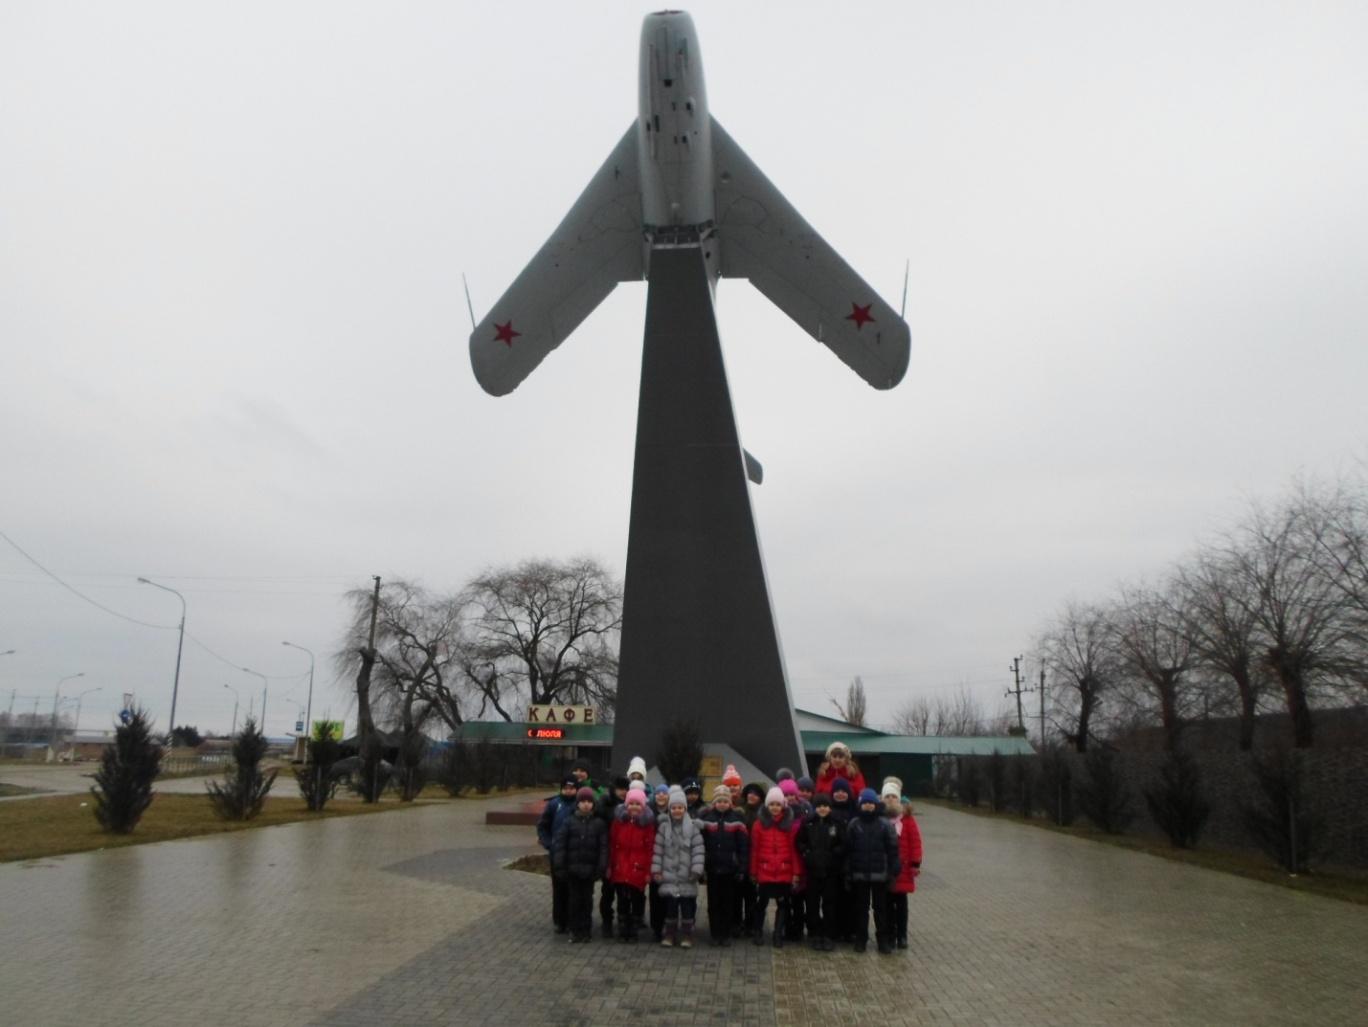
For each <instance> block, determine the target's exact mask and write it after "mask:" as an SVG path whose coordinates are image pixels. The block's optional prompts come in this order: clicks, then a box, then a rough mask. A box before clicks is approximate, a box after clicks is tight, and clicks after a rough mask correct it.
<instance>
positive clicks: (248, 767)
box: [204, 717, 279, 820]
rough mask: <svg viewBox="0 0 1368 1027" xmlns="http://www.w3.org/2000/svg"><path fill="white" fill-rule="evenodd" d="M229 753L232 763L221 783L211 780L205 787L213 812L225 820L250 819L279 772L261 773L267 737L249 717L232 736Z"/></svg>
mask: <svg viewBox="0 0 1368 1027" xmlns="http://www.w3.org/2000/svg"><path fill="white" fill-rule="evenodd" d="M232 752H233V763H232V765H231V766H230V767H229V768H228V769H227V770H226V771H224V774H223V782H222V783H221V784H220V783H219V782H217V781H210V782H208V783H207V784H206V785H205V786H204V787H205V788H206V790H207V791H208V793H209V802H210V804H211V805H212V806H213V807H214V812H215V813H217V814H218V815H219V816H220V817H222V818H223V819H224V820H251V819H252V818H253V817H255V816H256V815H257V814H258V813H260V812H261V807H262V806H263V805H265V803H266V794H267V793H268V792H269V791H270V790H271V785H273V784H275V779H276V774H278V773H279V771H277V770H270V771H267V772H266V773H262V771H261V759H262V757H263V756H265V755H266V736H265V735H263V734H262V733H261V731H260V730H259V729H258V728H257V725H256V721H254V720H253V719H252V718H251V717H248V718H247V723H246V724H244V725H243V726H242V730H241V731H239V732H238V734H237V737H235V738H234V739H233V749H232Z"/></svg>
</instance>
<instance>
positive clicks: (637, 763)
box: [627, 756, 646, 780]
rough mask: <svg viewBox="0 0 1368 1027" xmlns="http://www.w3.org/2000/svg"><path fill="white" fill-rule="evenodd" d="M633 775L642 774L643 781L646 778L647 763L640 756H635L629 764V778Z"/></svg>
mask: <svg viewBox="0 0 1368 1027" xmlns="http://www.w3.org/2000/svg"><path fill="white" fill-rule="evenodd" d="M633 774H640V775H641V777H642V780H645V778H646V761H645V760H643V759H642V758H641V757H640V756H633V757H632V761H631V762H630V763H628V764H627V776H628V777H631V776H632V775H633Z"/></svg>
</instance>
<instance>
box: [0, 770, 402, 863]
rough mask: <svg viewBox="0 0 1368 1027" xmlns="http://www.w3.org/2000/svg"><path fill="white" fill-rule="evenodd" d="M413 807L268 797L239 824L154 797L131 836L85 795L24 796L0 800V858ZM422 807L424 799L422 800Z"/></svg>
mask: <svg viewBox="0 0 1368 1027" xmlns="http://www.w3.org/2000/svg"><path fill="white" fill-rule="evenodd" d="M291 784H293V782H291ZM414 805H415V804H414V803H400V802H398V801H397V800H395V799H393V798H392V797H388V796H387V797H386V798H385V799H384V800H383V801H381V802H379V803H375V804H373V805H366V804H365V803H362V802H358V801H355V800H342V801H338V800H334V801H333V802H330V803H328V805H327V807H325V809H324V810H323V812H322V813H310V812H309V811H308V810H307V809H306V808H305V806H304V800H303V799H301V798H299V797H298V796H297V795H294V796H288V797H286V796H281V797H279V798H273V797H268V798H267V800H266V807H265V808H264V809H263V810H262V811H261V815H260V816H259V817H257V818H256V819H255V820H248V821H246V822H239V821H225V820H220V819H219V818H218V817H217V816H215V814H214V811H213V810H212V809H211V808H210V806H209V800H208V799H207V798H206V797H205V796H203V795H157V796H156V797H155V798H154V799H153V800H152V805H151V806H149V807H148V810H147V812H146V813H144V814H143V817H142V820H140V821H139V822H138V826H137V827H136V828H134V829H133V833H132V834H126V835H116V834H107V833H105V832H104V831H103V830H101V828H100V825H99V824H98V823H97V822H96V820H95V814H94V812H93V807H92V806H91V798H90V796H89V795H88V794H87V795H54V796H51V797H49V798H41V799H24V800H21V801H18V802H6V803H3V804H0V862H7V861H10V860H18V859H38V858H40V857H43V856H58V855H62V854H64V853H70V852H89V851H91V850H93V849H110V848H114V847H116V846H121V845H140V844H144V843H147V842H164V841H168V840H170V839H173V838H190V837H193V836H195V835H204V834H218V833H220V832H223V831H242V830H250V829H251V828H255V827H271V826H273V825H275V824H289V823H293V822H294V821H297V820H316V819H321V818H323V817H347V816H355V815H357V814H367V813H382V812H386V811H388V810H397V809H412V808H413V806H414ZM421 805H428V803H427V802H422V803H421Z"/></svg>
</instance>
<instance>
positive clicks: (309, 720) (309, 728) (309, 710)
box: [280, 642, 314, 767]
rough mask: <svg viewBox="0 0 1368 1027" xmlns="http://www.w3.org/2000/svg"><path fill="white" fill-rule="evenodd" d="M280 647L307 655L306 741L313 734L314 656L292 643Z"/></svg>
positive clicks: (306, 753) (306, 757)
mask: <svg viewBox="0 0 1368 1027" xmlns="http://www.w3.org/2000/svg"><path fill="white" fill-rule="evenodd" d="M280 644H281V645H288V646H289V647H290V648H291V649H298V650H300V651H301V652H306V653H308V654H309V701H308V704H307V705H306V706H305V708H304V737H305V738H306V739H307V738H308V737H309V736H310V735H311V734H312V732H313V674H314V654H313V650H312V649H306V648H304V646H302V645H295V644H294V643H293V642H281V643H280ZM308 765H309V745H308V743H307V742H305V744H304V766H306V767H307V766H308Z"/></svg>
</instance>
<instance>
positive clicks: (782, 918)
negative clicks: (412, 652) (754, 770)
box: [537, 742, 922, 954]
mask: <svg viewBox="0 0 1368 1027" xmlns="http://www.w3.org/2000/svg"><path fill="white" fill-rule="evenodd" d="M775 779H776V781H777V784H776V785H775V786H774V787H773V788H770V789H768V790H766V789H765V788H764V786H762V785H759V784H748V785H746V786H744V787H742V784H741V775H740V774H738V773H737V772H736V768H735V767H732V766H728V767H727V770H726V773H724V774H723V776H722V784H720V785H718V786H717V787H716V788H715V789H714V790H713V795H712V802H711V803H704V802H703V799H702V785H701V784H700V783H699V781H698V780H697V779H696V778H690V779H687V780H685V781H683V782H681V783H680V784H677V785H673V786H671V785H664V784H659V785H656V786H655V787H654V788H651V786H650V785H648V784H647V782H646V762H645V760H643V759H642V758H641V757H640V756H637V757H633V759H632V761H631V763H630V764H629V766H628V771H627V776H626V777H621V778H617V779H616V780H614V781H613V783H612V787H611V789H609V790H605V789H602V788H600V787H599V786H598V785H597V784H596V783H595V782H594V781H593V780H592V779H591V778H590V771H589V765H588V764H587V763H585V762H584V761H582V760H579V761H576V762H575V764H574V765H573V768H572V772H571V774H570V775H569V776H567V777H566V778H565V779H564V781H563V782H562V783H561V791H560V794H559V795H558V796H555V797H553V798H551V799H548V800H547V803H546V807H545V809H544V810H543V812H542V815H541V819H540V820H539V822H538V824H537V837H538V840H539V841H540V842H541V844H542V846H543V847H544V848H545V849H546V850H547V851H548V852H549V853H550V856H551V870H552V884H551V919H552V921H553V923H554V924H555V929H556V931H557V933H561V934H564V933H567V932H568V933H569V935H570V940H571V941H572V942H587V941H589V940H590V938H591V936H592V929H593V896H594V882H596V881H601V882H602V891H601V894H600V900H599V915H600V917H601V919H602V922H603V936H604V937H612V936H613V934H614V933H615V932H614V926H613V921H614V907H615V906H616V914H617V930H616V934H617V937H618V940H619V941H621V942H624V943H630V942H635V941H637V939H638V937H639V934H640V932H641V930H642V928H643V927H644V926H645V925H647V924H649V925H650V928H651V931H652V933H653V935H654V937H655V939H656V941H658V942H660V943H661V944H662V945H667V946H673V945H676V944H677V945H679V946H680V947H682V948H690V947H692V945H693V939H694V925H695V922H696V920H697V910H698V893H699V886H700V884H705V886H706V894H707V907H708V934H709V941H710V943H711V944H713V945H722V946H726V945H730V944H731V943H732V939H733V938H741V937H749V938H751V940H752V941H753V942H754V944H756V945H763V944H764V941H765V922H766V919H767V917H768V908H769V906H770V904H771V902H772V903H773V904H774V907H775V914H774V925H773V929H772V931H771V934H770V938H771V942H772V944H773V945H774V947H775V948H782V947H783V945H784V943H785V942H786V941H802V939H803V936H804V932H805V931H806V935H807V938H808V941H809V944H810V945H811V946H812V947H813V948H815V949H818V950H820V951H826V952H829V951H832V950H833V949H835V947H836V944H837V943H838V942H847V943H851V944H853V945H854V948H855V951H856V952H864V951H865V950H866V948H867V946H868V942H869V913H870V910H871V909H872V910H873V913H874V935H875V941H876V943H877V945H878V949H879V951H880V952H881V953H885V954H888V953H892V952H893V951H894V950H895V949H905V948H907V896H908V895H909V894H911V893H912V892H914V891H916V887H917V875H918V873H919V872H920V869H921V861H922V844H921V832H920V831H919V830H918V828H917V821H916V819H915V818H914V817H913V816H912V804H911V802H910V801H909V800H908V798H907V797H906V796H904V795H903V794H902V782H901V781H899V780H898V779H897V778H896V777H889V778H885V779H884V782H883V787H882V788H881V790H880V791H879V792H875V791H874V790H873V789H872V788H868V787H866V786H865V780H864V776H863V775H862V774H861V773H860V769H859V767H858V766H857V765H856V763H855V761H854V759H853V758H852V757H851V754H850V750H849V749H848V748H847V747H846V746H845V745H844V744H843V743H841V742H835V743H833V744H832V746H831V747H830V748H828V750H827V758H826V761H825V762H824V763H823V764H822V766H821V767H820V768H819V770H818V775H817V780H816V781H815V782H814V781H813V780H812V779H811V778H808V777H800V778H797V779H795V778H794V776H793V774H792V772H791V771H788V770H784V769H781V770H779V771H778V772H777V773H776V775H775Z"/></svg>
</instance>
